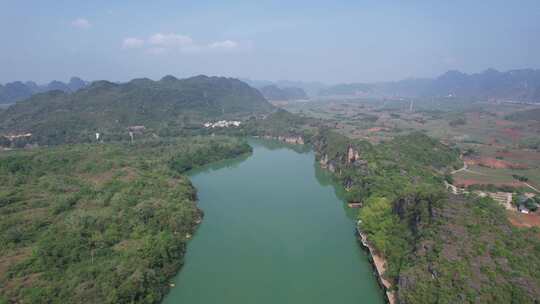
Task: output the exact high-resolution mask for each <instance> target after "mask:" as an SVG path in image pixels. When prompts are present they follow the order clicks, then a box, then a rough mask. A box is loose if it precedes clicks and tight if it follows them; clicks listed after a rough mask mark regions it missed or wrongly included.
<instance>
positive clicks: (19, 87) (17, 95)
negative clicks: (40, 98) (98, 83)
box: [0, 77, 88, 104]
mask: <svg viewBox="0 0 540 304" xmlns="http://www.w3.org/2000/svg"><path fill="white" fill-rule="evenodd" d="M87 85H88V82H87V81H84V80H82V79H80V78H79V77H71V79H70V80H69V82H67V83H64V82H62V81H58V80H53V81H51V82H49V83H48V84H45V85H38V84H37V83H35V82H33V81H26V82H22V81H14V82H8V83H6V84H5V85H2V84H0V104H11V103H15V102H17V101H20V100H23V99H26V98H29V97H30V96H32V95H34V94H38V93H43V92H48V91H53V90H60V91H64V92H76V91H78V90H80V89H81V88H84V87H85V86H87Z"/></svg>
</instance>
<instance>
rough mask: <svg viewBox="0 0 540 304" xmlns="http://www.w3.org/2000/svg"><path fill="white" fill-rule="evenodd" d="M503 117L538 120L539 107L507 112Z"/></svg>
mask: <svg viewBox="0 0 540 304" xmlns="http://www.w3.org/2000/svg"><path fill="white" fill-rule="evenodd" d="M505 119H508V120H512V121H527V120H536V121H538V120H540V109H532V110H527V111H518V112H515V113H512V114H509V115H507V116H506V117H505Z"/></svg>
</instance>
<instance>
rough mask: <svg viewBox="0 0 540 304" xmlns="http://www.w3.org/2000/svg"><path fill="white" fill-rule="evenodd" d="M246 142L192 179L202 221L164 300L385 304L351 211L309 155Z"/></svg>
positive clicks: (276, 145)
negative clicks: (243, 154) (248, 150)
mask: <svg viewBox="0 0 540 304" xmlns="http://www.w3.org/2000/svg"><path fill="white" fill-rule="evenodd" d="M250 144H251V146H252V147H253V154H252V155H250V156H249V157H247V158H244V159H241V160H232V161H227V162H222V163H219V164H216V165H213V166H209V167H206V168H203V169H201V170H199V171H197V172H193V173H192V174H191V180H192V182H193V184H194V185H195V187H196V188H197V192H198V196H199V207H200V208H201V209H202V210H204V213H205V216H204V220H203V223H202V224H201V225H200V226H199V227H198V229H197V232H196V233H195V235H194V238H193V239H192V240H191V241H190V243H189V245H188V250H187V255H186V262H185V264H184V266H183V267H182V269H181V270H180V272H179V273H178V275H177V276H176V277H175V278H174V280H173V282H174V284H175V287H173V288H171V290H170V292H169V294H168V295H167V297H166V298H165V299H164V301H163V303H165V304H175V303H186V304H199V303H204V304H212V303H231V304H232V303H235V304H242V303H259V304H265V303H272V304H276V303H295V304H303V303H310V304H317V303H332V304H334V303H335V304H346V303H384V301H383V297H382V292H381V290H380V289H379V287H378V285H377V282H376V278H375V276H374V275H373V273H372V268H371V266H370V264H369V262H368V256H367V254H366V253H365V252H364V251H363V250H362V249H361V248H360V247H359V245H358V243H357V241H356V239H355V236H354V214H355V211H354V210H349V209H348V208H346V207H345V204H344V202H343V201H342V200H340V199H339V198H338V196H339V195H338V194H337V193H336V190H335V188H334V185H333V183H332V180H331V178H330V176H329V174H328V173H327V172H324V171H323V170H321V169H319V168H318V166H316V165H315V160H314V155H313V153H312V152H310V151H295V150H298V148H295V150H293V149H292V148H290V147H287V146H285V145H282V144H279V143H276V142H269V141H259V140H250Z"/></svg>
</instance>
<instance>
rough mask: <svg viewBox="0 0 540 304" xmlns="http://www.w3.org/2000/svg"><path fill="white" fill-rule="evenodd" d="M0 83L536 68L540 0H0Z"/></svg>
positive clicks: (378, 75) (377, 77) (350, 78)
mask: <svg viewBox="0 0 540 304" xmlns="http://www.w3.org/2000/svg"><path fill="white" fill-rule="evenodd" d="M0 37H1V43H0V83H5V82H8V81H13V80H35V81H37V82H40V83H43V82H48V81H50V80H52V79H58V80H64V81H65V80H67V79H68V78H69V77H70V76H73V75H76V76H80V77H82V78H84V79H88V80H97V79H108V80H116V81H124V80H128V79H132V78H136V77H149V78H152V79H159V78H161V77H162V76H164V75H167V74H172V75H175V76H177V77H186V76H191V75H197V74H208V75H222V76H231V77H243V78H244V77H246V78H252V79H267V80H279V79H289V80H304V81H313V80H317V81H323V82H327V83H336V82H368V81H369V82H371V81H383V80H397V79H402V78H407V77H433V76H436V75H438V74H441V73H443V72H445V71H446V70H449V69H459V70H461V71H465V72H478V71H482V70H485V69H487V68H489V67H493V68H496V69H499V70H508V69H515V68H540V38H539V37H540V1H528V0H522V1H514V2H511V1H497V0H490V1H488V0H485V1H481V0H478V1H414V0H409V1H360V0H357V1H279V2H278V1H204V0H201V1H165V0H162V1H159V0H158V1H135V0H131V1H101V0H93V1H74V0H71V1H61V0H55V1H25V0H18V1H5V0H0Z"/></svg>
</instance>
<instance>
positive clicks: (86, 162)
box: [0, 136, 251, 303]
mask: <svg viewBox="0 0 540 304" xmlns="http://www.w3.org/2000/svg"><path fill="white" fill-rule="evenodd" d="M250 151H251V147H250V146H249V145H248V144H247V143H245V142H244V141H242V140H238V139H235V138H228V137H219V136H216V137H212V138H209V137H190V138H177V139H170V140H163V139H160V140H154V139H152V140H148V141H141V142H138V143H135V144H126V143H115V144H93V145H91V144H78V145H62V146H58V147H52V148H39V149H35V150H18V151H10V152H4V153H1V154H0V218H1V219H2V220H1V221H0V303H159V302H160V299H161V298H162V297H163V295H164V294H165V293H166V292H167V289H168V286H169V279H170V278H171V277H172V276H173V275H174V274H175V273H177V271H178V269H179V268H180V266H181V265H182V264H183V257H184V253H185V250H186V243H187V241H188V239H189V238H190V235H191V234H193V232H194V230H195V226H196V225H197V224H198V223H199V222H200V220H201V217H202V212H201V211H200V210H199V209H198V208H197V206H196V204H195V201H196V191H195V189H194V188H193V186H192V185H191V182H190V181H189V179H188V178H187V177H186V176H184V175H182V173H183V172H184V171H185V170H187V169H190V168H195V167H199V166H201V165H204V164H207V163H209V162H213V161H217V160H222V159H227V158H233V157H237V156H239V155H244V154H247V153H249V152H250Z"/></svg>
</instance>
